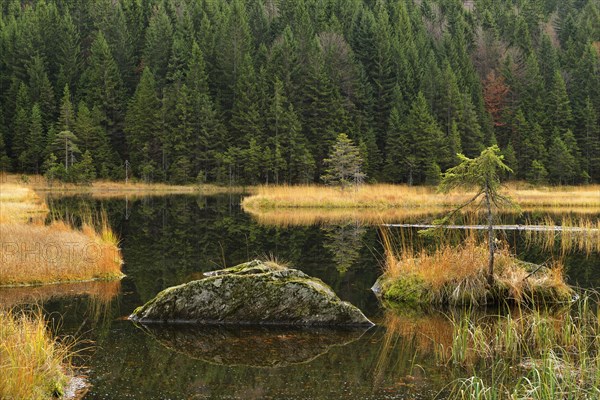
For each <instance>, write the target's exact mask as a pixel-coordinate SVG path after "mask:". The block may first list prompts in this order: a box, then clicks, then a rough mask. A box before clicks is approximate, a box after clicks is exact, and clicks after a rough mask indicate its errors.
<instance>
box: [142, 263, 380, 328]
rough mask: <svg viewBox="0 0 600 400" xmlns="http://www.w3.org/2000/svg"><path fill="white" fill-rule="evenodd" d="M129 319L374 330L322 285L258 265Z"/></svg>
mask: <svg viewBox="0 0 600 400" xmlns="http://www.w3.org/2000/svg"><path fill="white" fill-rule="evenodd" d="M130 318H131V319H132V320H134V321H139V322H142V323H149V322H166V323H177V322H192V323H204V324H279V325H372V322H371V321H369V320H368V319H367V318H366V317H365V316H364V314H363V313H362V312H361V311H360V310H359V309H358V308H356V307H354V306H353V305H351V304H350V303H347V302H343V301H341V300H340V299H339V298H338V297H337V296H336V295H335V293H334V292H333V290H331V288H330V287H329V286H327V285H326V284H325V283H323V282H322V281H321V280H319V279H316V278H313V277H310V276H308V275H306V274H305V273H303V272H302V271H298V270H295V269H287V268H283V267H280V266H278V265H273V263H264V262H262V261H258V260H254V261H251V262H248V263H245V264H240V265H238V266H235V267H232V268H227V269H223V270H219V271H212V272H208V273H206V274H205V278H204V279H200V280H197V281H193V282H189V283H186V284H183V285H179V286H174V287H171V288H168V289H165V290H163V291H162V292H160V293H159V294H158V295H157V296H156V297H155V298H154V299H152V300H150V301H149V302H148V303H146V304H145V305H143V306H142V307H138V308H137V309H136V310H135V311H134V312H133V314H132V315H131V317H130Z"/></svg>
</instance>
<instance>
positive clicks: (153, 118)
mask: <svg viewBox="0 0 600 400" xmlns="http://www.w3.org/2000/svg"><path fill="white" fill-rule="evenodd" d="M160 108H161V105H160V101H159V99H158V97H157V95H156V82H155V80H154V75H153V74H152V71H150V68H148V67H146V68H145V69H144V71H143V73H142V77H141V79H140V83H139V84H138V87H137V89H136V90H135V94H134V95H133V98H132V99H131V102H130V103H129V107H128V108H127V115H126V117H125V133H126V135H127V144H128V154H129V161H130V163H131V165H132V168H133V170H134V171H136V172H137V173H139V174H143V171H144V170H145V171H146V172H148V171H149V168H150V167H152V168H153V170H154V169H156V168H158V166H159V165H162V155H163V154H162V152H163V149H162V145H161V138H160V136H159V135H160V132H161V122H160V117H159V112H160ZM145 175H148V174H145Z"/></svg>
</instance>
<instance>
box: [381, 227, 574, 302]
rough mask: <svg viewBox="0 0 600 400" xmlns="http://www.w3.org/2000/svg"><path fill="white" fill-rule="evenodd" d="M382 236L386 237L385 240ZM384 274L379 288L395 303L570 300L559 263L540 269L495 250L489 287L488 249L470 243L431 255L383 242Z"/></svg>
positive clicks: (445, 247) (472, 240) (441, 248)
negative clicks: (398, 247)
mask: <svg viewBox="0 0 600 400" xmlns="http://www.w3.org/2000/svg"><path fill="white" fill-rule="evenodd" d="M384 237H386V235H384ZM385 242H386V243H385V247H386V261H385V267H384V274H383V276H382V277H381V278H380V279H379V280H378V283H377V285H378V286H379V291H380V293H381V296H382V298H384V299H386V300H390V301H394V302H401V303H412V304H437V305H461V304H463V305H466V304H469V305H485V304H498V303H504V302H513V303H521V302H533V301H535V302H550V303H555V302H562V301H565V302H566V301H569V300H571V299H572V298H573V295H574V292H573V290H572V289H571V288H570V287H569V286H568V285H567V284H566V283H565V280H564V277H563V270H562V267H561V265H560V264H559V263H555V264H554V265H551V266H538V265H535V264H530V263H526V262H523V261H520V260H518V259H517V258H516V257H515V256H514V255H513V254H511V253H510V251H509V250H508V247H507V246H506V245H497V246H496V247H497V249H496V252H495V260H496V264H495V272H494V283H493V284H492V285H491V286H490V285H488V282H487V263H488V246H487V243H485V242H478V241H477V240H476V239H475V238H469V239H467V240H466V241H465V242H464V243H462V244H461V245H459V246H451V245H449V244H444V245H441V246H439V247H437V248H436V249H435V250H433V251H427V250H421V251H419V252H415V251H410V250H408V249H406V248H405V249H404V251H403V252H402V253H401V254H398V253H396V252H394V251H393V246H392V245H391V243H390V240H389V239H386V240H385Z"/></svg>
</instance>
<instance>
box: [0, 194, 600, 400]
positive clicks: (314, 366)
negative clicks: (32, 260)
mask: <svg viewBox="0 0 600 400" xmlns="http://www.w3.org/2000/svg"><path fill="white" fill-rule="evenodd" d="M240 200H241V195H219V196H210V197H203V196H189V195H181V196H179V195H178V196H164V197H145V198H137V199H133V198H132V199H125V198H116V199H102V200H98V199H92V198H90V197H84V196H72V197H52V198H49V199H48V204H49V206H50V208H51V210H52V211H53V213H54V214H55V215H59V216H69V217H70V218H75V219H76V218H77V215H79V213H80V212H81V211H82V210H90V209H91V210H96V211H99V210H105V211H106V213H107V216H108V219H109V221H110V224H111V226H112V228H113V230H114V231H115V232H117V233H118V234H119V236H120V238H121V248H122V252H123V258H124V266H123V271H124V273H125V274H126V275H127V277H126V278H125V279H123V281H122V282H121V283H120V284H117V283H114V282H113V283H95V284H88V285H84V284H81V285H73V286H70V285H61V286H60V287H54V288H48V289H45V288H43V289H39V291H29V292H24V291H23V289H18V290H9V289H4V290H0V301H2V302H4V303H14V304H16V303H19V302H25V303H30V302H32V301H33V300H32V298H35V299H37V300H38V301H40V302H41V303H43V306H44V309H45V310H46V311H47V312H48V314H49V315H50V317H51V318H52V320H53V326H54V327H55V330H56V331H57V333H59V334H61V335H64V334H68V335H74V336H75V337H77V338H79V339H81V340H83V343H82V345H81V351H80V356H81V357H79V358H78V359H77V360H76V363H77V364H80V365H83V366H84V368H85V369H84V374H85V375H86V376H87V377H88V380H89V382H90V383H91V385H92V386H91V389H90V391H89V393H88V395H87V396H86V397H85V398H86V399H349V398H350V399H431V398H433V397H435V396H436V395H438V394H439V398H444V394H445V393H446V391H445V390H446V389H447V385H448V383H449V382H450V381H452V380H453V379H455V378H456V377H457V376H460V375H457V373H458V372H457V371H453V370H452V369H451V368H446V367H445V366H439V365H437V364H436V360H435V356H434V353H435V348H436V346H439V345H446V346H447V345H449V342H451V340H452V325H451V323H450V322H449V321H448V320H447V318H446V316H445V315H443V314H441V313H436V312H428V313H425V312H420V311H417V310H397V311H385V310H384V309H383V308H382V307H381V306H380V305H379V303H378V300H377V299H376V297H375V296H374V295H373V293H372V292H371V291H370V287H371V286H372V285H373V283H374V282H375V280H376V279H377V277H378V276H379V275H380V274H381V261H380V260H381V259H382V251H383V250H382V246H381V244H380V241H379V233H378V227H377V226H376V225H374V224H366V223H357V222H353V221H352V220H349V221H346V222H336V223H319V224H313V225H308V226H302V225H296V224H294V223H290V224H281V223H279V224H273V225H268V224H266V223H265V222H264V221H262V222H259V221H258V220H257V219H255V217H253V216H251V215H249V214H247V213H245V212H244V211H243V210H242V209H241V207H240ZM545 215H546V213H544V212H528V213H526V214H525V215H521V216H515V215H507V216H505V218H504V221H503V222H506V223H524V222H525V221H531V222H536V221H537V222H539V221H541V220H542V219H543V217H544V216H545ZM599 216H600V214H594V213H592V214H589V215H588V216H587V217H588V218H591V219H593V220H597V219H598V217H599ZM554 217H555V219H557V220H560V217H561V214H558V215H554ZM407 221H408V222H424V223H428V222H430V221H431V217H430V216H427V217H419V216H414V215H413V216H411V217H410V218H407V219H406V220H404V219H402V218H398V219H396V220H391V221H385V222H407ZM412 233H414V232H412ZM506 240H507V241H508V242H509V243H510V244H511V246H512V247H513V248H514V249H515V251H516V252H517V254H518V256H519V257H520V258H521V259H523V260H526V261H530V262H536V263H541V262H545V261H548V260H549V259H552V258H556V257H558V256H559V255H560V252H559V251H554V252H553V251H549V250H548V249H545V248H544V247H543V246H541V245H539V244H534V243H532V242H531V241H528V240H526V238H525V237H523V235H522V234H521V233H518V232H512V233H511V232H508V233H506ZM556 247H557V248H558V247H559V244H558V243H557V244H556ZM265 257H271V258H275V259H277V260H279V261H281V262H285V263H288V264H289V266H291V267H293V268H297V269H300V270H302V271H304V272H305V273H307V274H309V275H312V276H316V277H318V278H320V279H322V280H323V281H324V282H326V283H327V284H329V285H330V286H331V287H332V288H333V290H334V291H335V292H336V293H337V294H338V295H339V296H340V297H341V298H342V299H343V300H347V301H349V302H351V303H352V304H354V305H356V306H357V307H359V308H360V309H361V310H363V312H364V313H365V314H366V315H367V316H368V317H369V318H370V319H372V320H373V321H374V322H376V323H377V326H376V327H374V328H372V329H369V330H366V331H357V330H336V329H288V328H253V327H243V328H224V327H179V328H164V329H163V328H161V327H155V328H150V329H148V328H144V327H141V326H136V325H134V324H133V323H131V322H130V321H128V320H126V317H127V316H128V315H129V314H130V313H131V312H132V311H133V310H134V309H135V308H136V307H137V306H140V305H142V304H143V303H145V302H146V301H148V300H150V299H152V298H153V297H154V296H155V295H156V294H157V293H158V292H159V291H161V290H162V289H164V288H167V287H169V286H173V285H177V284H181V283H185V282H188V281H190V280H193V279H198V278H200V277H201V276H202V273H203V272H205V271H210V270H215V269H220V268H222V267H223V266H225V265H226V266H233V265H236V264H238V263H241V262H245V261H248V260H251V259H254V258H265ZM564 263H565V266H566V273H567V276H568V280H569V282H570V283H572V284H576V285H578V286H582V287H588V288H590V287H591V288H597V287H600V269H599V268H598V267H600V255H599V254H598V252H592V253H591V254H582V253H578V252H577V251H573V252H571V253H569V254H567V255H564ZM32 293H35V295H32ZM490 312H494V311H490Z"/></svg>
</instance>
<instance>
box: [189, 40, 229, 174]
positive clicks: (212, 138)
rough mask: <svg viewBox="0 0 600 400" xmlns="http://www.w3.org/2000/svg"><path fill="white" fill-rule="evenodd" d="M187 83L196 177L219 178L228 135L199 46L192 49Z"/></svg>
mask: <svg viewBox="0 0 600 400" xmlns="http://www.w3.org/2000/svg"><path fill="white" fill-rule="evenodd" d="M186 83H187V86H188V88H189V89H190V107H191V109H192V115H191V124H192V127H193V131H194V140H193V142H192V143H191V150H192V151H191V162H192V168H193V173H194V174H196V175H198V174H200V175H202V176H204V177H205V178H206V177H210V178H215V177H216V175H215V174H216V167H217V165H216V155H217V153H218V152H220V151H223V148H224V146H225V139H226V135H227V132H226V129H225V126H224V124H223V122H222V121H221V118H220V116H219V115H218V112H217V110H216V107H215V104H214V103H213V101H212V98H211V96H210V91H209V85H208V75H207V72H206V64H205V62H204V57H203V54H202V51H201V49H200V46H199V45H198V44H197V43H193V45H192V54H191V57H190V61H189V65H188V70H187V77H186Z"/></svg>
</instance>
